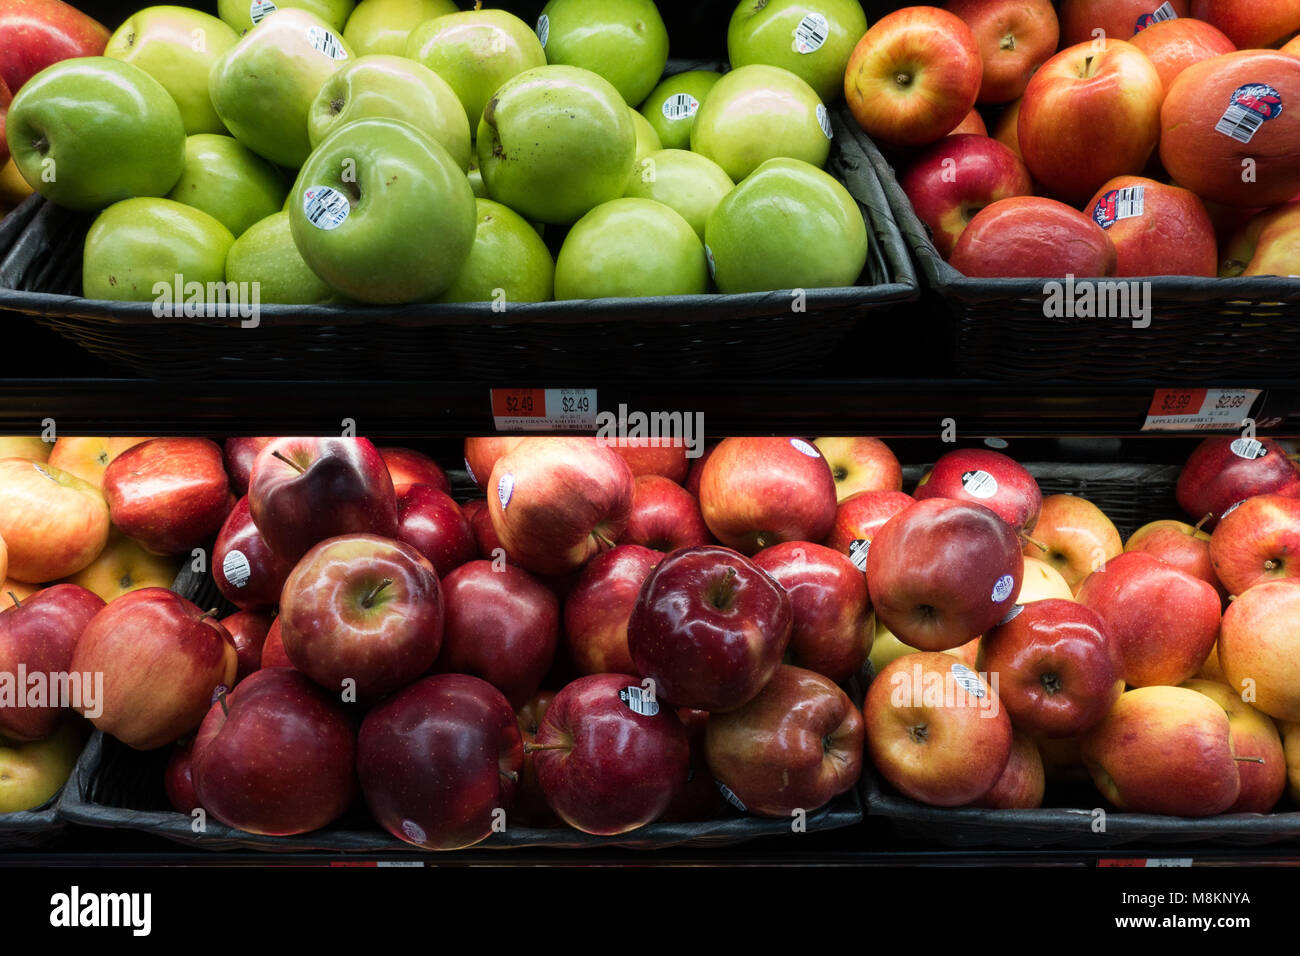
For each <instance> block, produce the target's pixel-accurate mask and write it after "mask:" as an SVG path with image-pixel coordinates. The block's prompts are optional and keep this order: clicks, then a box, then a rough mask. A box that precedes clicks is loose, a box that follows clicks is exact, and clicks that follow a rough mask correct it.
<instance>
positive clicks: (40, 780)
mask: <svg viewBox="0 0 1300 956" xmlns="http://www.w3.org/2000/svg"><path fill="white" fill-rule="evenodd" d="M88 726H89V725H88V724H86V722H85V721H83V720H76V719H68V720H65V721H64V722H63V723H62V724H60V725H59V729H58V730H56V731H55V732H54V733H52V734H50V736H48V737H44V738H42V739H40V740H33V741H31V742H30V743H19V742H18V741H15V740H10V739H9V738H7V737H0V813H21V812H23V811H24V810H35V809H37V808H38V807H42V806H44V805H45V804H46V803H48V802H49V801H50V798H51V797H53V796H54V795H55V794H56V793H58V792H59V790H60V789H62V787H63V785H64V784H65V783H67V782H68V778H69V777H70V776H72V768H73V767H74V766H75V765H76V763H77V758H78V757H80V756H81V750H82V748H83V747H84V746H85V745H86V738H87V737H89V736H90V734H89V733H88V731H87V728H88Z"/></svg>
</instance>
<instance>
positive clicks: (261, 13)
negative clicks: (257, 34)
mask: <svg viewBox="0 0 1300 956" xmlns="http://www.w3.org/2000/svg"><path fill="white" fill-rule="evenodd" d="M276 9H277V7H276V5H275V4H274V3H272V2H271V0H253V2H252V3H250V4H249V5H248V19H250V20H252V21H253V26H257V25H258V24H259V23H261V22H262V21H263V20H264V19H266V16H267V14H269V13H275V11H276Z"/></svg>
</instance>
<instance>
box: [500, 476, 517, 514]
mask: <svg viewBox="0 0 1300 956" xmlns="http://www.w3.org/2000/svg"><path fill="white" fill-rule="evenodd" d="M514 491H515V476H514V475H511V474H508V473H507V474H504V475H502V476H501V477H500V478H498V479H497V500H498V501H500V502H501V510H502V511H505V510H506V505H508V504H510V496H511V495H512V494H514Z"/></svg>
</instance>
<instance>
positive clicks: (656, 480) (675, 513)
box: [618, 475, 713, 552]
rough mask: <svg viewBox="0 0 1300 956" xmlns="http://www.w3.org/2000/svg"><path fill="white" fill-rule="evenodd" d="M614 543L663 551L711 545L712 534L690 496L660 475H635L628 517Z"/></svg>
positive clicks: (696, 503) (698, 506)
mask: <svg viewBox="0 0 1300 956" xmlns="http://www.w3.org/2000/svg"><path fill="white" fill-rule="evenodd" d="M618 543H619V544H639V545H642V546H643V547H646V548H652V549H654V550H655V551H664V552H667V551H676V550H677V549H678V548H694V547H698V546H699V545H704V544H712V543H713V535H711V534H710V533H709V526H708V525H706V524H705V523H704V515H703V514H701V513H700V503H699V502H698V501H696V500H695V496H694V495H692V494H691V493H690V492H689V491H687V490H686V489H685V488H683V487H682V486H681V485H679V484H677V483H676V482H675V481H672V480H671V479H668V478H665V477H664V476H662V475H638V476H637V478H636V483H635V490H634V491H633V494H632V514H631V515H630V516H629V518H628V521H627V527H626V528H624V529H623V533H622V535H620V536H619V539H618Z"/></svg>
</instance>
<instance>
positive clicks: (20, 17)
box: [0, 0, 109, 93]
mask: <svg viewBox="0 0 1300 956" xmlns="http://www.w3.org/2000/svg"><path fill="white" fill-rule="evenodd" d="M108 38H109V31H108V29H107V28H106V27H105V26H104V25H103V24H102V23H100V22H99V21H98V20H95V19H92V18H91V17H89V16H87V15H86V14H84V13H82V12H81V11H80V10H78V9H77V8H76V7H74V6H72V5H71V4H68V3H63V2H62V0H0V80H4V82H5V85H6V86H8V87H9V89H10V90H11V91H12V92H14V93H17V92H18V91H19V90H20V89H22V86H23V84H24V83H26V82H27V81H28V80H29V79H31V78H32V77H33V76H35V75H36V74H37V73H39V72H40V71H41V70H43V69H45V68H46V67H47V66H50V65H51V64H54V63H58V62H59V61H60V60H67V59H71V58H73V57H83V56H99V55H101V54H102V53H103V52H104V47H105V46H107V44H108Z"/></svg>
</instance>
